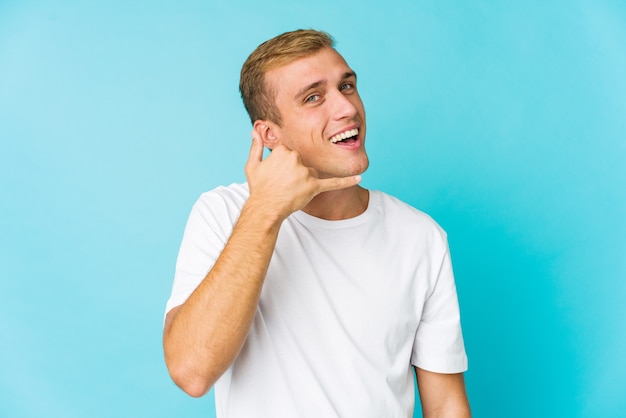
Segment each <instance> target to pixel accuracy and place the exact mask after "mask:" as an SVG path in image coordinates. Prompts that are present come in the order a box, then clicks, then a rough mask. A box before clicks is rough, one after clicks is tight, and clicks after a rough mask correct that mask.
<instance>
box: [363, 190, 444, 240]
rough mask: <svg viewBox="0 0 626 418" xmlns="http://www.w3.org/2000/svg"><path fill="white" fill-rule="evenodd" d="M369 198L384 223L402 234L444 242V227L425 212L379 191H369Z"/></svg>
mask: <svg viewBox="0 0 626 418" xmlns="http://www.w3.org/2000/svg"><path fill="white" fill-rule="evenodd" d="M370 193H371V199H372V200H373V203H374V204H375V205H376V206H377V208H376V209H377V210H378V211H380V214H379V215H380V216H381V217H382V218H383V219H385V223H386V224H388V225H391V227H393V228H397V229H398V230H400V231H401V232H402V233H404V234H409V235H413V236H420V237H424V238H429V240H434V241H440V242H446V241H447V235H446V232H445V231H444V229H443V228H442V227H441V226H440V225H439V224H438V223H437V221H435V220H434V219H433V218H432V217H431V216H430V215H428V214H427V213H425V212H423V211H421V210H419V209H417V208H415V207H413V206H411V205H410V204H408V203H406V202H404V201H402V200H400V199H398V198H397V197H395V196H392V195H390V194H387V193H385V192H381V191H377V190H374V191H371V192H370Z"/></svg>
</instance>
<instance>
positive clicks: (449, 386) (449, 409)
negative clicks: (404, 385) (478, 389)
mask: <svg viewBox="0 0 626 418" xmlns="http://www.w3.org/2000/svg"><path fill="white" fill-rule="evenodd" d="M415 371H416V374H417V385H418V388H419V393H420V399H421V402H422V412H423V417H424V418H471V416H472V414H471V411H470V406H469V401H468V399H467V393H466V391H465V380H464V378H463V374H462V373H457V374H440V373H433V372H429V371H426V370H423V369H420V368H416V369H415Z"/></svg>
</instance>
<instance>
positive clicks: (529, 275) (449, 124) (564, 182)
mask: <svg viewBox="0 0 626 418" xmlns="http://www.w3.org/2000/svg"><path fill="white" fill-rule="evenodd" d="M299 27H314V28H319V29H323V30H327V31H329V32H331V33H332V34H333V35H334V36H335V38H336V39H337V41H338V44H337V47H338V49H339V51H340V52H342V53H344V55H345V57H346V58H347V59H348V62H349V63H350V64H351V65H352V66H353V67H354V68H355V69H356V70H357V72H358V73H359V83H360V90H361V94H362V97H363V99H364V101H365V105H366V109H367V112H368V150H369V152H370V156H371V160H372V165H371V168H370V170H369V171H368V172H367V173H366V175H365V177H364V182H363V184H364V185H366V186H367V187H370V188H377V189H383V190H386V191H388V192H390V193H393V194H395V195H397V196H399V197H400V198H402V199H404V200H406V201H408V202H409V203H411V204H413V205H414V206H416V207H418V208H420V209H422V210H425V211H426V212H428V213H430V214H431V215H432V216H433V217H434V218H435V219H437V220H438V221H439V223H440V224H441V225H442V226H443V227H444V228H445V229H446V230H447V231H448V233H449V237H450V243H451V247H452V251H453V258H454V262H455V270H456V274H457V282H458V288H459V294H460V299H461V309H462V313H463V324H464V330H465V338H466V345H467V350H468V354H469V357H470V371H469V372H468V373H467V376H466V378H467V385H468V391H469V394H470V400H471V403H472V407H473V410H474V413H475V416H476V417H493V418H501V417H508V418H527V417H534V418H539V417H567V418H574V417H617V416H623V414H624V411H626V396H624V394H625V393H626V377H625V376H626V360H625V356H624V353H626V327H625V326H624V318H626V308H625V304H624V302H623V301H624V299H625V297H626V280H625V279H626V256H625V255H626V243H625V241H626V239H625V237H626V222H625V221H624V215H626V192H625V187H624V180H625V179H626V168H625V164H624V161H625V160H626V77H625V76H624V74H625V70H624V69H625V68H626V47H625V45H626V4H625V3H624V2H622V1H617V0H615V1H609V0H607V1H602V0H600V1H591V0H589V1H577V0H574V1H564V0H555V1H551V2H540V1H534V0H530V1H521V0H520V1H502V2H486V1H456V2H447V3H445V4H444V3H442V2H438V1H432V0H425V1H413V2H409V1H405V2H401V1H399V2H395V3H391V2H385V4H384V5H379V4H370V5H364V3H363V2H359V1H344V2H338V1H335V0H332V1H331V0H321V1H317V2H313V3H312V2H302V4H298V3H297V2H291V1H289V2H288V1H284V2H280V1H268V2H257V1H228V2H227V1H213V2H209V1H205V2H203V1H197V0H194V1H186V2H178V3H176V2H158V1H150V2H148V1H137V2H123V1H109V2H98V1H54V2H52V1H48V2H43V1H41V2H39V1H28V0H24V1H17V0H0V175H1V177H0V178H1V183H0V215H1V216H0V265H1V266H2V272H1V273H0V275H1V276H0V277H1V278H0V296H1V300H2V302H1V303H0V354H1V355H0V370H1V372H0V416H3V417H5V416H6V417H42V416H46V417H68V418H69V417H85V416H90V417H113V416H124V417H137V416H149V417H166V416H182V415H186V416H197V417H201V416H212V408H213V406H212V404H213V400H212V396H208V397H205V398H203V399H200V400H196V399H191V398H189V397H187V396H186V395H184V394H183V393H182V392H181V391H179V390H178V389H177V388H175V386H174V385H173V383H171V381H170V380H169V377H168V375H167V372H166V369H165V366H164V364H163V360H162V352H161V342H160V339H161V325H162V315H163V309H164V304H165V301H166V299H167V297H168V294H169V290H170V286H171V280H172V274H173V268H174V263H175V258H176V254H177V250H178V245H179V243H180V239H181V235H182V229H183V226H184V223H185V221H186V218H187V215H188V213H189V210H190V207H191V205H192V204H193V202H194V201H195V199H196V198H197V197H198V195H199V194H200V193H201V192H202V191H204V190H207V189H210V188H213V187H215V186H217V185H219V184H224V183H230V182H233V181H243V180H244V175H243V171H242V166H243V164H244V162H245V160H246V157H247V153H248V146H249V139H248V138H249V129H250V127H249V122H248V121H247V117H246V114H245V112H244V109H243V106H242V105H241V103H240V99H239V96H238V92H237V85H238V73H239V69H240V66H241V64H242V63H243V61H244V60H245V58H246V57H247V55H248V54H249V53H250V52H251V51H252V49H253V48H254V47H255V46H256V45H257V44H258V43H260V42H261V41H263V40H265V39H267V38H269V37H271V36H274V35H276V34H278V33H280V32H283V31H286V30H291V29H295V28H299ZM417 414H418V412H416V416H417Z"/></svg>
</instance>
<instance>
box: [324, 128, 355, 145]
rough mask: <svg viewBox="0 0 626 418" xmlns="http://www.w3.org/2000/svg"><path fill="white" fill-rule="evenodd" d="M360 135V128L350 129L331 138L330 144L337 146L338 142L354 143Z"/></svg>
mask: <svg viewBox="0 0 626 418" xmlns="http://www.w3.org/2000/svg"><path fill="white" fill-rule="evenodd" d="M358 134H359V129H358V128H353V129H349V130H347V131H344V132H341V133H338V134H337V135H335V136H333V137H332V138H330V142H331V143H332V144H336V143H338V142H347V141H350V140H352V141H354V140H356V139H357V135H358Z"/></svg>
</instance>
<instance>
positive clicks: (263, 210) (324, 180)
mask: <svg viewBox="0 0 626 418" xmlns="http://www.w3.org/2000/svg"><path fill="white" fill-rule="evenodd" d="M279 80H280V82H278V81H279ZM266 83H268V85H269V86H272V87H273V88H274V91H275V92H276V99H275V100H276V105H277V106H278V109H279V111H280V114H281V119H282V124H280V125H279V124H276V123H274V122H272V121H268V120H257V121H255V123H254V128H253V130H252V146H251V149H250V155H249V158H248V162H247V163H246V166H245V173H246V178H247V180H248V185H249V188H250V197H249V198H248V200H247V201H246V203H245V204H244V207H243V209H242V212H241V214H240V217H239V219H238V221H237V223H236V224H235V226H234V228H233V232H232V234H231V237H230V238H229V240H228V242H227V243H226V245H225V247H224V250H223V251H222V253H221V254H220V256H219V257H218V259H217V260H216V262H215V264H214V266H213V268H212V269H211V271H209V273H208V274H207V276H206V277H205V278H204V279H203V281H202V282H201V283H200V285H199V286H198V287H197V288H196V290H195V291H194V292H193V293H192V294H191V296H190V297H189V298H188V299H187V301H186V302H185V303H184V304H182V305H180V306H177V307H175V308H173V309H171V310H170V312H168V314H167V316H166V320H165V327H164V333H163V346H164V352H165V361H166V364H167V367H168V370H169V372H170V375H171V377H172V379H173V380H174V382H175V383H176V384H177V385H178V386H179V387H181V388H182V389H183V390H184V391H185V392H186V393H188V394H189V395H191V396H194V397H199V396H202V395H204V394H205V393H206V392H207V391H208V390H209V389H210V388H211V387H212V386H213V384H214V383H215V382H216V381H217V379H218V378H219V377H220V376H221V375H222V374H223V373H224V371H226V369H227V368H228V367H229V366H230V365H231V364H232V362H233V361H234V360H235V358H236V357H237V355H238V353H239V351H240V350H241V347H242V346H243V343H244V341H245V338H246V336H247V333H248V330H249V329H250V326H251V324H252V320H253V318H254V315H255V312H256V308H257V304H258V301H259V297H260V294H261V289H262V286H263V282H264V280H265V275H266V273H267V268H268V265H269V262H270V259H271V257H272V253H273V251H274V246H275V244H276V239H277V237H278V231H279V229H280V226H281V224H282V222H283V221H284V220H285V219H286V218H287V217H288V216H289V215H291V214H292V213H293V212H295V211H298V210H304V211H305V212H307V213H309V214H311V215H313V216H316V217H319V218H323V219H330V220H338V219H348V218H352V217H355V216H358V215H359V214H361V213H363V212H364V211H365V209H366V208H367V204H368V200H369V192H368V191H367V190H366V189H364V188H362V187H360V186H358V182H359V181H360V180H361V176H360V174H361V173H363V172H364V171H365V170H366V169H367V167H368V164H369V161H368V158H367V153H366V151H365V130H366V129H365V128H366V126H365V110H364V107H363V103H362V102H361V98H360V97H359V94H358V91H357V89H356V75H355V74H354V72H353V71H352V70H351V69H350V67H349V66H348V65H347V63H346V62H345V60H344V59H343V58H342V57H341V55H339V54H338V53H337V52H336V51H335V50H334V49H331V48H325V49H322V50H321V51H319V52H317V53H315V54H313V55H311V56H308V57H305V58H302V59H299V60H296V61H294V62H292V63H290V64H288V65H285V66H283V67H279V68H276V69H273V70H271V71H269V72H268V73H267V74H266ZM353 128H357V129H358V130H359V133H358V136H357V138H356V141H353V142H351V143H349V144H333V143H331V141H330V138H332V137H333V136H334V135H336V134H337V133H341V132H344V131H347V130H350V129H353ZM264 146H265V147H267V148H269V149H271V150H272V152H271V153H270V155H269V157H268V158H266V159H265V160H263V158H262V156H263V147H264ZM244 258H245V259H246V263H241V262H240V260H242V259H244ZM417 376H418V382H420V391H422V386H424V389H423V393H422V395H421V396H422V403H423V404H424V405H425V407H427V410H428V411H432V412H429V415H426V414H425V415H424V416H425V417H429V418H433V417H452V416H454V417H466V416H469V407H467V415H460V414H457V415H450V414H449V413H448V412H447V411H461V410H464V409H463V405H467V397H466V396H465V386H464V383H463V376H462V375H440V374H437V373H430V372H426V371H422V370H421V369H417ZM425 411H426V409H425ZM446 414H447V415H446Z"/></svg>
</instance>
